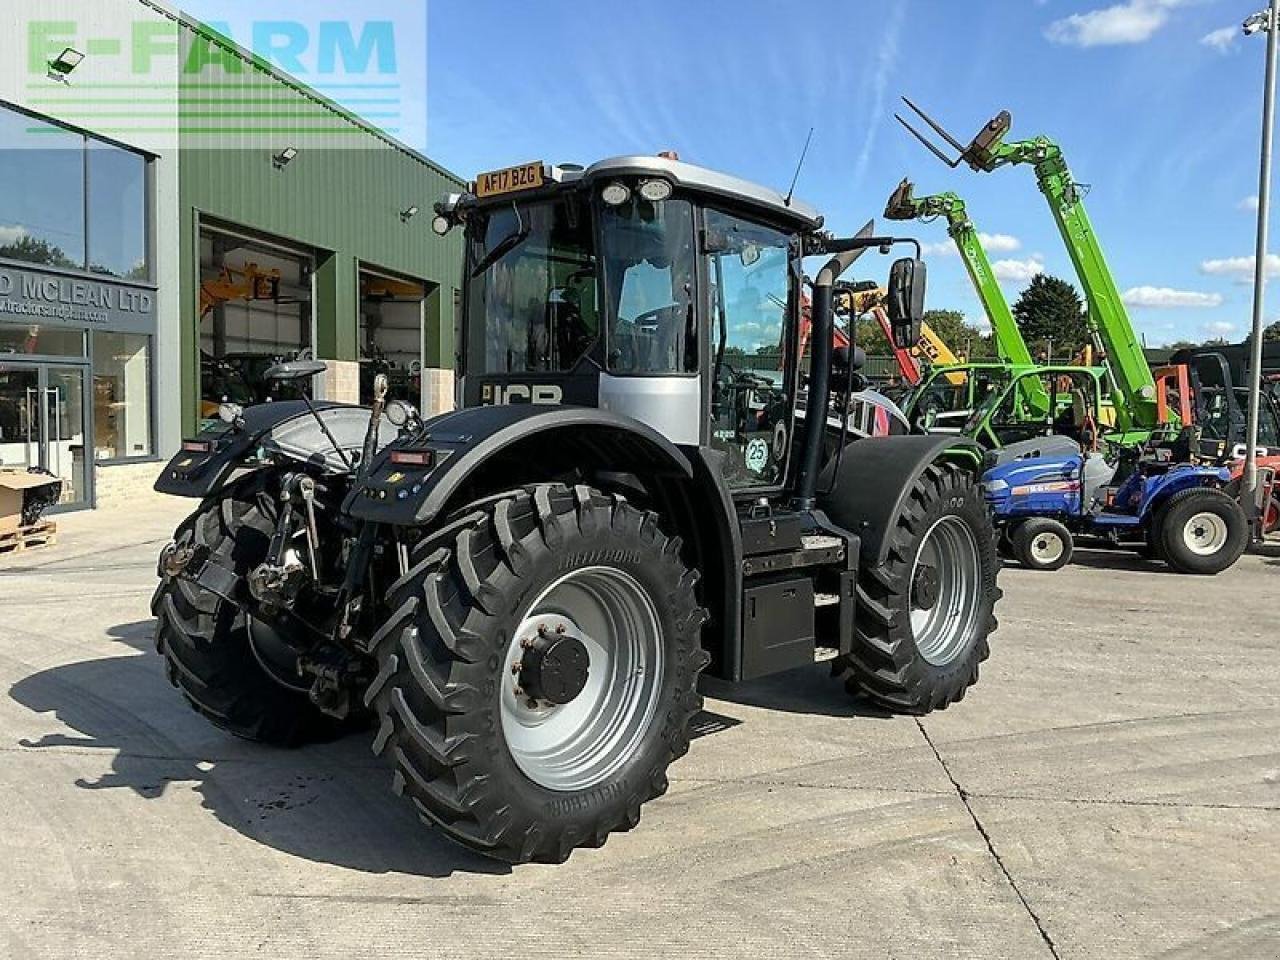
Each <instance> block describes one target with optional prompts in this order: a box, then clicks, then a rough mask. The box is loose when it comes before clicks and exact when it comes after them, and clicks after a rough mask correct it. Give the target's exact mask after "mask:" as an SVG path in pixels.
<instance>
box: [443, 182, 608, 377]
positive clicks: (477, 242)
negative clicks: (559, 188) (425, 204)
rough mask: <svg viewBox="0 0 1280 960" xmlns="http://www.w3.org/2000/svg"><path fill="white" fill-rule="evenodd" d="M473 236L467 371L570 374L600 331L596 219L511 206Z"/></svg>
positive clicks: (563, 204) (576, 210) (557, 207)
mask: <svg viewBox="0 0 1280 960" xmlns="http://www.w3.org/2000/svg"><path fill="white" fill-rule="evenodd" d="M472 231H473V232H472V234H471V238H472V244H473V248H472V250H471V256H470V260H469V262H470V263H471V264H473V266H472V268H471V273H472V276H471V278H470V281H469V282H470V289H469V291H468V297H467V314H468V323H467V339H468V345H469V349H468V350H467V352H466V353H467V366H468V369H469V370H470V371H472V372H475V373H536V372H540V371H549V370H552V371H563V370H571V369H572V368H573V367H574V365H575V364H577V362H578V361H579V360H580V359H581V358H582V356H583V355H584V354H586V353H587V352H588V351H589V350H590V349H591V348H592V346H594V344H595V342H596V340H597V338H598V336H599V329H600V323H599V320H598V319H597V318H598V309H597V305H596V260H595V255H594V253H593V250H592V242H591V220H590V217H588V216H586V214H585V211H584V210H582V209H581V208H580V207H579V206H578V205H577V204H576V202H574V201H572V200H568V201H564V200H561V201H557V202H555V203H537V204H531V205H529V206H525V207H517V206H516V205H514V204H513V205H512V206H510V207H500V208H498V209H496V210H494V211H493V212H492V213H489V214H488V215H487V216H485V217H483V218H481V219H480V220H479V222H478V223H477V224H476V225H475V226H474V227H472Z"/></svg>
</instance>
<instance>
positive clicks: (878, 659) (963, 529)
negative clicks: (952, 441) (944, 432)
mask: <svg viewBox="0 0 1280 960" xmlns="http://www.w3.org/2000/svg"><path fill="white" fill-rule="evenodd" d="M888 538H889V542H888V544H887V554H886V557H885V560H884V562H883V563H880V564H870V563H864V564H863V565H862V567H861V569H860V571H859V578H858V591H857V592H858V595H857V608H856V614H855V617H854V634H853V649H852V650H851V651H850V653H848V654H847V655H845V656H844V657H842V658H841V659H840V660H839V661H837V669H840V668H843V669H844V670H846V671H847V674H846V680H845V682H846V686H847V688H848V689H849V692H850V693H854V694H856V695H859V696H864V697H866V698H868V699H870V700H871V701H873V702H874V703H876V704H878V705H879V706H881V707H884V708H886V709H888V710H891V711H894V712H900V713H909V714H923V713H928V712H929V711H930V710H939V709H942V708H944V707H946V706H948V705H949V704H951V703H954V702H955V701H957V700H960V699H962V698H963V697H964V695H965V691H966V690H967V689H968V688H969V687H970V686H972V685H973V684H974V683H975V682H977V679H978V665H979V664H980V663H981V662H982V661H983V660H985V659H986V658H987V654H988V649H989V648H988V636H989V635H990V634H991V632H992V631H994V630H995V628H996V618H995V616H994V613H993V610H994V607H995V602H996V600H997V599H999V597H1000V590H999V588H998V587H997V586H996V574H997V571H998V570H999V568H1000V561H999V559H998V558H997V557H996V536H995V531H994V530H993V528H992V524H991V516H990V514H989V513H988V511H987V507H986V504H985V503H984V501H983V497H982V490H981V488H980V487H979V486H978V485H977V484H976V483H974V481H973V478H972V476H971V475H970V474H968V473H966V472H964V471H963V470H961V469H960V468H959V467H956V466H954V465H952V464H947V463H935V464H933V465H931V466H930V467H929V468H928V469H926V470H925V472H924V473H923V474H922V475H921V476H920V477H919V479H917V480H916V482H915V484H914V486H913V487H912V489H911V491H910V492H909V494H908V496H907V498H906V500H905V501H904V506H903V508H902V509H901V510H900V511H899V513H898V516H897V517H896V518H895V519H894V521H893V527H892V529H891V530H890V532H889V534H888ZM864 559H865V558H864Z"/></svg>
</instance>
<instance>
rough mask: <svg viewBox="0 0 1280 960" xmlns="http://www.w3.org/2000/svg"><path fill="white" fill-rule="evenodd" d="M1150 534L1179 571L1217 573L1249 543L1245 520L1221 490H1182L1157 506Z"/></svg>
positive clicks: (1239, 509)
mask: <svg viewBox="0 0 1280 960" xmlns="http://www.w3.org/2000/svg"><path fill="white" fill-rule="evenodd" d="M1150 536H1151V537H1152V538H1158V540H1159V543H1160V550H1161V553H1162V554H1163V555H1164V559H1165V560H1166V561H1167V562H1168V564H1169V566H1171V567H1173V569H1175V570H1177V571H1178V572H1179V573H1197V574H1215V573H1221V572H1222V571H1223V570H1225V569H1227V567H1229V566H1231V565H1232V564H1233V563H1235V562H1236V561H1237V560H1239V559H1240V555H1241V554H1242V553H1244V550H1245V547H1247V546H1248V545H1249V521H1248V518H1246V517H1245V514H1244V510H1243V509H1241V507H1240V504H1238V503H1236V501H1234V500H1232V499H1231V497H1229V496H1228V495H1227V494H1225V493H1223V492H1222V491H1221V490H1214V489H1210V488H1196V489H1193V490H1183V491H1182V492H1181V493H1176V494H1174V495H1173V496H1172V497H1170V498H1169V502H1168V503H1166V504H1165V505H1164V506H1163V507H1161V508H1160V511H1159V513H1157V514H1156V517H1155V522H1154V525H1153V529H1152V531H1151V534H1150Z"/></svg>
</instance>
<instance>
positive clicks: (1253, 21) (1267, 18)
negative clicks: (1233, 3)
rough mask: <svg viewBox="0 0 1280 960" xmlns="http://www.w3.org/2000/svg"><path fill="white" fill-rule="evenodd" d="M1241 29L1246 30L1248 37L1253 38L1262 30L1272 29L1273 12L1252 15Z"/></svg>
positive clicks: (1265, 11) (1264, 11)
mask: <svg viewBox="0 0 1280 960" xmlns="http://www.w3.org/2000/svg"><path fill="white" fill-rule="evenodd" d="M1240 27H1241V29H1242V30H1244V35H1245V36H1246V37H1251V36H1253V35H1254V34H1255V33H1258V32H1259V31H1261V30H1269V29H1270V28H1271V11H1270V10H1263V11H1261V12H1260V13H1255V14H1251V15H1250V16H1249V17H1247V18H1246V19H1245V21H1244V23H1242V24H1241V25H1240Z"/></svg>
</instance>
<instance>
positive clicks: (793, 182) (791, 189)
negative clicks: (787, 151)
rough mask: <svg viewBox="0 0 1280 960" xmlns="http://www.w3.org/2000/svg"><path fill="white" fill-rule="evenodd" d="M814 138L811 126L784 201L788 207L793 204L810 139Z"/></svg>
mask: <svg viewBox="0 0 1280 960" xmlns="http://www.w3.org/2000/svg"><path fill="white" fill-rule="evenodd" d="M812 139H813V127H810V128H809V135H808V136H807V137H805V138H804V149H803V150H801V151H800V162H799V163H797V164H796V172H795V174H794V175H792V177H791V186H789V187H788V188H787V196H786V198H785V199H784V200H783V201H782V202H783V203H784V204H786V205H787V206H788V207H789V206H791V195H792V194H794V193H795V192H796V181H797V180H799V179H800V170H801V168H803V167H804V158H805V156H806V155H807V154H808V153H809V141H810V140H812Z"/></svg>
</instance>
